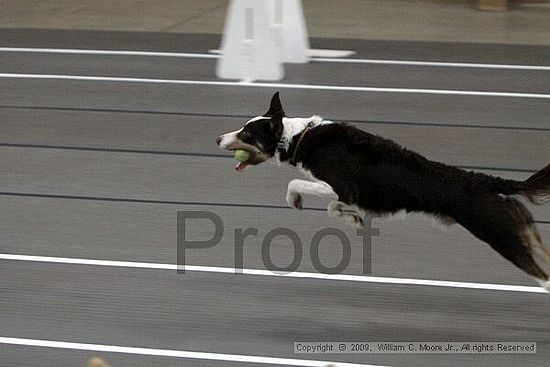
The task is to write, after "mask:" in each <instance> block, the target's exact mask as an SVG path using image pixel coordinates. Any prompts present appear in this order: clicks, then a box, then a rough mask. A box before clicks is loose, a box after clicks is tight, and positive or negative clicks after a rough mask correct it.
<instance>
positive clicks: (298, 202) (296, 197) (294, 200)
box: [286, 191, 304, 209]
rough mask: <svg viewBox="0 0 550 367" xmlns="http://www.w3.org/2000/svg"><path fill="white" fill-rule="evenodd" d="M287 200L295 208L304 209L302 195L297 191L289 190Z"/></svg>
mask: <svg viewBox="0 0 550 367" xmlns="http://www.w3.org/2000/svg"><path fill="white" fill-rule="evenodd" d="M286 202H287V203H288V205H290V206H291V207H293V208H294V209H302V208H303V207H304V206H303V199H302V195H300V194H299V193H297V192H296V191H287V193H286Z"/></svg>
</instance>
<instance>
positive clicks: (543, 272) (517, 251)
mask: <svg viewBox="0 0 550 367" xmlns="http://www.w3.org/2000/svg"><path fill="white" fill-rule="evenodd" d="M466 207H467V210H462V211H460V213H457V214H456V215H455V216H454V218H455V219H456V220H457V222H458V223H460V224H461V225H463V226H464V227H465V228H466V229H468V230H469V231H470V232H471V233H473V234H474V235H475V236H476V237H478V238H479V239H481V240H483V241H485V242H487V243H488V244H489V245H490V246H491V247H492V248H493V249H494V250H496V251H498V252H499V253H500V254H501V255H502V256H504V257H505V258H506V259H507V260H509V261H511V262H512V263H513V264H514V265H516V266H517V267H518V268H520V269H521V270H523V271H524V272H526V273H527V274H529V275H531V276H533V277H534V278H535V279H536V280H537V281H538V282H539V283H540V284H542V285H543V286H544V287H545V288H546V289H547V290H550V289H549V286H550V283H549V280H550V256H549V253H548V251H547V250H546V249H545V248H544V247H543V244H542V241H541V239H540V235H539V234H538V232H537V230H536V228H535V224H534V220H533V217H532V216H531V213H529V211H528V210H527V208H525V206H524V205H523V204H522V203H521V202H519V201H518V200H517V199H514V198H511V197H501V196H499V195H492V194H488V195H481V196H479V197H474V198H471V201H470V202H469V205H467V206H464V207H463V208H466Z"/></svg>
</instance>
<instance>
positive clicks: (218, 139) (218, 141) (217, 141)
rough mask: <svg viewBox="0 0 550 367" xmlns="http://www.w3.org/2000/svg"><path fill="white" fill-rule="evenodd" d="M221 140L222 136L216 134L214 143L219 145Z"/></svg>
mask: <svg viewBox="0 0 550 367" xmlns="http://www.w3.org/2000/svg"><path fill="white" fill-rule="evenodd" d="M221 142H222V137H221V136H218V137H217V138H216V144H218V145H220V143H221Z"/></svg>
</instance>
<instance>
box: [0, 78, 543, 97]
mask: <svg viewBox="0 0 550 367" xmlns="http://www.w3.org/2000/svg"><path fill="white" fill-rule="evenodd" d="M0 78H5V79H45V80H74V81H87V82H111V83H112V82H118V83H152V84H179V85H201V86H218V87H253V88H280V89H310V90H328V91H339V92H371V93H408V94H441V95H457V96H477V97H503V98H535V99H550V94H540V93H514V92H484V91H467V90H448V89H416V88H380V87H350V86H339V85H312V84H285V83H260V82H252V83H250V82H224V81H214V80H210V81H207V80H180V79H147V78H129V77H112V76H88V75H59V74H19V73H0Z"/></svg>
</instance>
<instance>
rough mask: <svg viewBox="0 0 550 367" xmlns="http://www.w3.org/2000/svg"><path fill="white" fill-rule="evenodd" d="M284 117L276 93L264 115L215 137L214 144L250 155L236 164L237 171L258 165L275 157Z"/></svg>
mask: <svg viewBox="0 0 550 367" xmlns="http://www.w3.org/2000/svg"><path fill="white" fill-rule="evenodd" d="M284 115H285V113H284V111H283V107H282V106H281V100H280V99H279V92H277V93H275V94H274V95H273V97H272V98H271V104H270V106H269V110H268V111H267V112H266V113H265V114H263V115H262V116H256V117H253V118H251V119H250V120H248V121H247V122H246V123H245V125H244V126H243V127H242V128H241V129H239V130H235V131H232V132H230V133H227V134H223V135H221V136H219V137H217V138H216V143H217V144H218V145H219V146H220V148H221V149H225V150H231V151H233V150H237V149H242V150H246V151H247V152H248V153H249V154H250V156H249V158H248V159H247V160H246V161H244V162H240V163H239V164H237V166H236V167H235V169H236V170H237V171H242V170H243V169H245V168H246V167H247V166H250V165H252V166H254V165H257V164H260V163H262V162H264V161H266V160H268V159H269V158H271V157H273V156H274V155H275V152H276V150H277V144H278V143H279V141H280V140H281V136H282V134H283V117H284Z"/></svg>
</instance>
